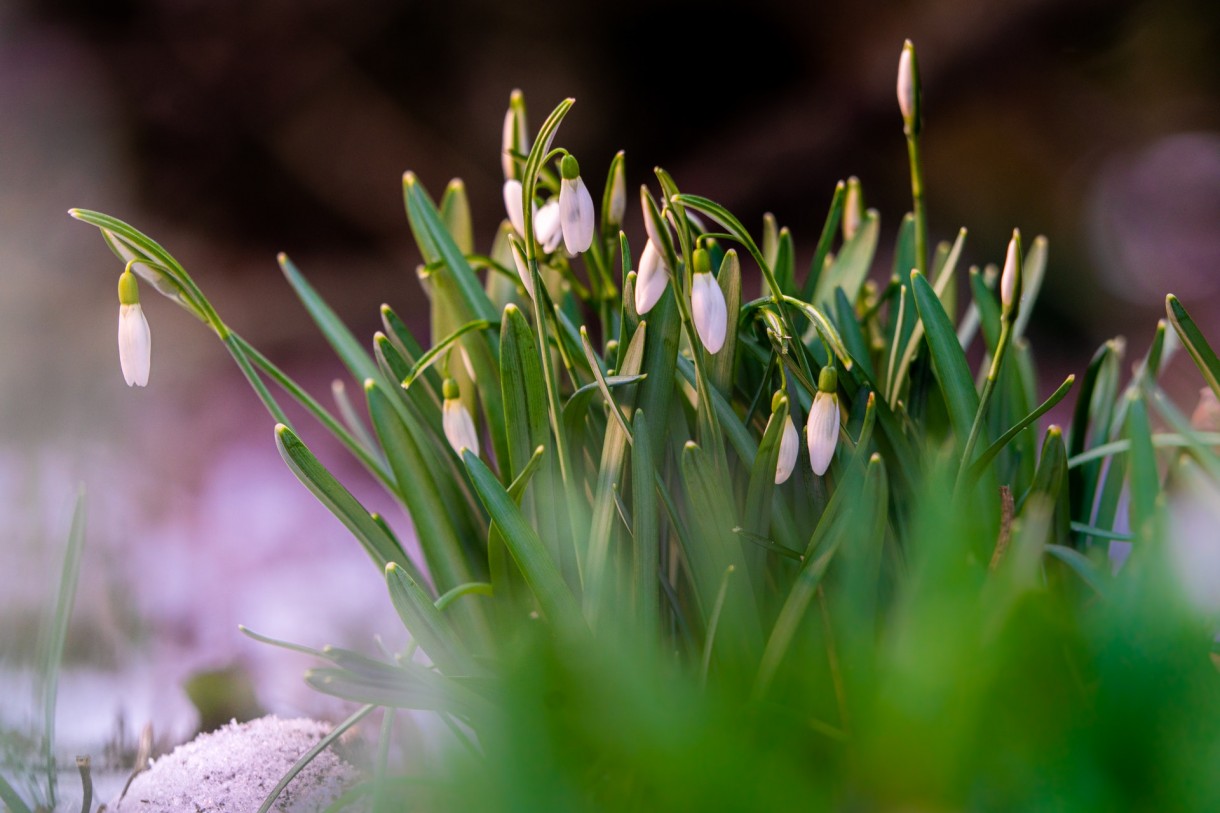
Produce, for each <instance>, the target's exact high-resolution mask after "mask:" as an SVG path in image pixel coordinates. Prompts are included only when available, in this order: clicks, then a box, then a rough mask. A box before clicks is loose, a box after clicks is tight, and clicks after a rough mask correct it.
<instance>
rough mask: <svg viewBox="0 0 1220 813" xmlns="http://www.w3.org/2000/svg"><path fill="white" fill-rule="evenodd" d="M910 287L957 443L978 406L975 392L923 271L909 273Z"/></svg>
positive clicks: (966, 433)
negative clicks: (921, 272)
mask: <svg viewBox="0 0 1220 813" xmlns="http://www.w3.org/2000/svg"><path fill="white" fill-rule="evenodd" d="M911 290H912V293H914V295H915V305H916V307H917V308H918V309H919V318H920V320H921V321H922V322H923V325H924V333H925V335H926V336H927V338H928V350H929V352H930V353H931V356H932V369H933V372H935V373H936V381H937V383H938V384H939V385H940V391H941V394H942V395H943V396H944V398H945V405H946V406H947V407H948V410H949V420H950V423H951V424H952V425H953V432H954V434H955V435H956V436H957V442H958V443H959V444H963V443H965V442H966V438H968V437H969V436H970V428H971V426H973V424H974V416H975V413H977V412H978V409H979V395H978V392H977V391H976V390H975V389H974V379H973V377H972V376H971V374H970V367H969V366H968V365H967V364H966V354H965V353H964V352H963V351H962V346H961V345H960V344H958V342H957V333H956V331H954V329H953V324H952V323H951V322H950V321H949V317H948V315H947V314H946V313H945V309H944V308H943V307H941V304H940V299H939V298H937V296H936V291H934V290H933V289H932V286H931V285H929V284H928V281H927V279H925V278H924V276H923V274H920V273H919V272H915V273H912V274H911Z"/></svg>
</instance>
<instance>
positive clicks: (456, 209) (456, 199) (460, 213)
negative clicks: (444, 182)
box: [440, 178, 474, 254]
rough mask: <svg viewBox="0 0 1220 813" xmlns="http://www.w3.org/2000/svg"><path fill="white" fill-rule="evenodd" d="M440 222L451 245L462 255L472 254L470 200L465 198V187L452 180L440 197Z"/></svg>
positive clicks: (459, 182)
mask: <svg viewBox="0 0 1220 813" xmlns="http://www.w3.org/2000/svg"><path fill="white" fill-rule="evenodd" d="M440 215H441V221H442V222H443V223H444V224H445V230H446V231H447V232H449V236H450V237H452V238H453V244H454V245H455V246H457V248H458V250H459V251H461V252H462V254H473V253H474V225H473V223H472V222H471V218H470V199H469V198H468V197H467V196H466V185H465V184H463V183H462V180H461V179H460V178H454V179H453V180H452V181H450V182H449V185H448V186H446V187H445V194H444V195H442V196H441V212H440Z"/></svg>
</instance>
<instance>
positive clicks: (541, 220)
mask: <svg viewBox="0 0 1220 813" xmlns="http://www.w3.org/2000/svg"><path fill="white" fill-rule="evenodd" d="M534 238H535V239H536V240H537V241H538V245H540V246H542V251H543V253H545V254H550V253H551V252H552V251H554V250H555V249H557V248H559V241H560V240H562V239H563V228H562V226H561V224H560V222H559V199H558V198H551V199H550V200H548V201H547V202H546V203H544V204H542V208H540V209H539V210H538V214H536V215H534Z"/></svg>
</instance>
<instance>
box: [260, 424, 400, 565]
mask: <svg viewBox="0 0 1220 813" xmlns="http://www.w3.org/2000/svg"><path fill="white" fill-rule="evenodd" d="M275 445H276V447H277V448H278V449H279V450H280V456H281V457H282V458H284V462H285V463H287V464H288V468H289V469H291V470H292V473H293V474H295V475H296V477H297V479H298V480H300V481H301V482H302V483H303V484H304V485H305V487H306V488H308V489H309V490H310V492H312V493H313V495H314V496H315V497H317V498H318V501H319V502H321V503H322V504H323V505H325V506H326V507H327V509H329V510H330V512H331V513H332V514H334V515H335V517H337V518H338V519H339V521H340V522H342V523H343V524H344V525H345V526H346V527H347V529H348V530H349V531H351V532H352V534H353V535H354V536H355V537H356V539H357V540H358V541H359V542H360V544H361V545H363V546H364V549H365V551H366V552H367V553H368V554H369V556H370V557H371V558H372V560H373V562H374V563H375V564H376V565H377V567H378V569H384V568H385V566H386V565H387V564H389V563H390V562H395V563H396V564H398V565H401V566H402V567H404V568H406V570H407V572H409V573H411V575H412V576H414V577H415V578H416V580H422V575H421V574H420V572H419V570H418V569H417V568H416V567H415V565H414V564H412V563H411V560H410V559H409V558H408V557H407V554H406V553H405V552H404V551H403V549H402V547H401V546H400V545H399V544H398V542H397V541H396V540H395V539H393V538H392V537H390V536H389V535H388V534H386V532H385V531H384V530H383V529H382V528H381V526H380V525H378V524H377V523H376V521H374V520H373V518H372V516H370V515H369V512H368V511H367V510H366V509H365V508H364V506H362V505H361V504H360V503H359V502H358V501H357V500H356V498H355V497H353V496H352V494H351V492H349V491H348V490H347V489H346V488H344V487H343V485H342V484H341V483H340V482H339V481H338V480H336V479H335V477H334V475H332V474H331V473H330V472H329V471H327V470H326V467H325V466H323V465H322V464H321V463H320V462H319V461H318V459H317V458H316V457H314V455H313V452H311V451H309V449H308V448H306V447H305V444H303V443H301V440H300V438H298V437H297V436H296V435H295V434H294V433H293V431H292V430H291V429H289V428H288V427H287V426H284V425H283V424H278V425H277V426H276V427H275Z"/></svg>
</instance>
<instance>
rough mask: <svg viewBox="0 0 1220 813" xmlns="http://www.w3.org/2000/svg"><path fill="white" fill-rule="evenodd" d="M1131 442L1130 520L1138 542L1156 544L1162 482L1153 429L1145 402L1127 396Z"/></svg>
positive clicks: (1128, 437) (1137, 397)
mask: <svg viewBox="0 0 1220 813" xmlns="http://www.w3.org/2000/svg"><path fill="white" fill-rule="evenodd" d="M1127 399H1128V406H1127V425H1126V435H1127V440H1128V441H1129V442H1130V444H1131V461H1130V467H1129V469H1128V471H1129V472H1130V481H1129V482H1130V492H1131V504H1130V516H1131V520H1130V521H1131V531H1132V533H1133V534H1135V536H1136V538H1137V539H1143V540H1147V541H1152V539H1153V538H1154V535H1155V532H1156V529H1155V525H1154V520H1155V519H1156V514H1157V511H1156V504H1157V498H1158V497H1159V496H1160V494H1161V481H1160V476H1159V475H1158V473H1157V468H1156V451H1155V449H1154V448H1153V442H1152V427H1151V425H1150V424H1149V422H1148V407H1147V405H1146V404H1145V403H1144V399H1143V398H1141V397H1139V396H1138V395H1136V394H1135V393H1131V394H1129V395H1127Z"/></svg>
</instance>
